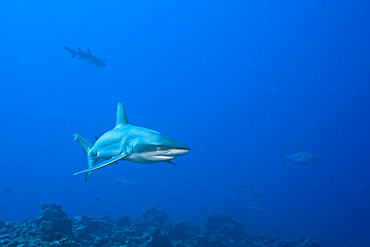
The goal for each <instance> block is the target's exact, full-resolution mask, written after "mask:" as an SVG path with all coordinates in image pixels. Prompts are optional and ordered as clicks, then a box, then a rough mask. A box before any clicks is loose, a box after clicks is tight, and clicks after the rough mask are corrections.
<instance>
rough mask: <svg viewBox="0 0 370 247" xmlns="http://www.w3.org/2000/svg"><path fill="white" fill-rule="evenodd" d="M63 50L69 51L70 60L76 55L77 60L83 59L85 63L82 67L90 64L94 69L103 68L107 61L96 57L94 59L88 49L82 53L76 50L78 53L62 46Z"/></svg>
mask: <svg viewBox="0 0 370 247" xmlns="http://www.w3.org/2000/svg"><path fill="white" fill-rule="evenodd" d="M63 48H64V49H66V50H67V51H69V52H70V53H71V54H72V58H74V57H75V56H76V55H78V56H79V59H83V60H86V62H87V63H85V64H84V65H89V64H92V65H95V66H96V67H99V68H101V67H105V65H106V64H105V61H107V59H103V60H101V59H99V58H97V57H95V56H94V55H93V54H92V53H91V51H90V49H87V52H83V51H82V50H81V49H80V48H78V51H75V50H73V49H71V48H69V47H67V46H64V47H63Z"/></svg>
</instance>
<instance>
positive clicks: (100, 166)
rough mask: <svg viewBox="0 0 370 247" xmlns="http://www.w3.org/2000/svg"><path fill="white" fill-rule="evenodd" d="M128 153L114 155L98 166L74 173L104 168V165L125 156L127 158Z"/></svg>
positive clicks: (78, 173)
mask: <svg viewBox="0 0 370 247" xmlns="http://www.w3.org/2000/svg"><path fill="white" fill-rule="evenodd" d="M126 156H127V155H126V154H121V155H118V156H114V157H113V158H111V159H109V160H106V161H104V162H102V163H100V164H98V165H96V166H93V167H91V168H88V169H85V170H82V171H79V172H76V173H75V174H73V175H80V174H84V173H88V172H92V171H95V170H97V169H100V168H103V167H104V166H107V165H110V164H112V163H114V162H116V161H118V160H121V159H123V158H125V157H126Z"/></svg>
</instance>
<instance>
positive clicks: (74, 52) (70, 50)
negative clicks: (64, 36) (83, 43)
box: [63, 46, 78, 58]
mask: <svg viewBox="0 0 370 247" xmlns="http://www.w3.org/2000/svg"><path fill="white" fill-rule="evenodd" d="M63 48H64V49H66V50H67V51H69V52H70V53H71V54H72V58H74V57H75V56H76V55H77V54H78V52H77V51H75V50H73V49H71V48H69V47H67V46H64V47H63Z"/></svg>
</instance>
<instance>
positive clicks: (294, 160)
mask: <svg viewBox="0 0 370 247" xmlns="http://www.w3.org/2000/svg"><path fill="white" fill-rule="evenodd" d="M279 155H280V156H281V157H282V158H283V159H284V166H285V165H286V164H287V163H291V164H294V165H297V166H307V165H309V164H311V163H315V162H317V161H319V160H320V158H319V157H317V156H315V155H313V154H311V153H307V152H305V151H304V150H303V148H302V146H301V150H300V151H299V152H298V153H296V154H291V155H284V154H282V153H279Z"/></svg>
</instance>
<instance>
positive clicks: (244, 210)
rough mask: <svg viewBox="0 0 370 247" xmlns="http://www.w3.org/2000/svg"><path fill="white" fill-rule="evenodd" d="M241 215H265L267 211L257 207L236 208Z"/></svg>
mask: <svg viewBox="0 0 370 247" xmlns="http://www.w3.org/2000/svg"><path fill="white" fill-rule="evenodd" d="M238 209H239V210H240V212H241V213H250V212H251V213H267V212H268V211H267V210H266V209H264V208H262V207H260V206H259V205H252V206H247V207H242V208H240V207H239V208H238Z"/></svg>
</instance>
